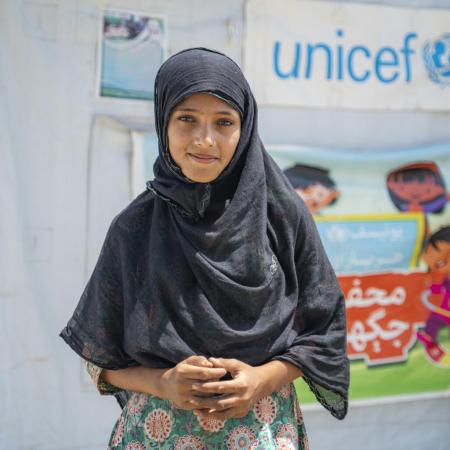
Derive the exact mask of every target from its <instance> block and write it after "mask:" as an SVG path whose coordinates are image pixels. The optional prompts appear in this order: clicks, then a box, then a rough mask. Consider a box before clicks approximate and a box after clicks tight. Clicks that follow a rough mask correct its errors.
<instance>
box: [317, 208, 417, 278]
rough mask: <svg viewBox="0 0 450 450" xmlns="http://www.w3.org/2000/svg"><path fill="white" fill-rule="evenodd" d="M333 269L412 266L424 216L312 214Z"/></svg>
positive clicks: (352, 270)
mask: <svg viewBox="0 0 450 450" xmlns="http://www.w3.org/2000/svg"><path fill="white" fill-rule="evenodd" d="M316 223H317V228H318V230H319V233H320V237H321V239H322V242H323V244H324V246H325V248H326V249H327V254H328V257H329V258H330V261H331V263H332V265H333V267H334V270H335V271H336V272H337V273H340V274H351V273H371V272H372V273H373V272H386V271H389V270H401V269H410V268H413V267H416V265H417V261H418V255H419V250H420V246H421V244H422V241H423V233H424V223H425V220H424V215H423V214H421V213H410V214H384V215H383V214H379V215H377V214H367V215H360V216H356V215H355V216H352V215H348V216H345V215H342V216H324V217H316Z"/></svg>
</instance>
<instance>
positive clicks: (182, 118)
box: [177, 116, 194, 122]
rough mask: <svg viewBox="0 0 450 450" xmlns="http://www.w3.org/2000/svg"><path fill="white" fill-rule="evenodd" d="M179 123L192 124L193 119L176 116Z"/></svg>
mask: <svg viewBox="0 0 450 450" xmlns="http://www.w3.org/2000/svg"><path fill="white" fill-rule="evenodd" d="M177 119H178V120H179V121H181V122H193V121H194V118H193V117H192V116H178V118H177Z"/></svg>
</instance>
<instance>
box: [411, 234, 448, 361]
mask: <svg viewBox="0 0 450 450" xmlns="http://www.w3.org/2000/svg"><path fill="white" fill-rule="evenodd" d="M423 259H424V261H425V262H426V263H427V265H428V268H429V270H430V272H435V273H439V274H442V275H444V279H443V281H442V283H440V284H432V285H431V286H430V287H429V292H430V293H431V294H433V295H440V296H441V302H440V305H439V306H437V305H434V304H432V303H430V302H428V301H427V302H426V306H427V307H428V308H430V309H431V314H430V315H429V316H428V319H427V321H426V324H425V329H424V330H421V331H418V332H417V338H418V339H419V341H420V342H421V343H422V344H423V345H424V347H425V354H426V355H427V357H428V358H429V359H430V360H431V361H432V362H433V363H435V364H441V365H445V366H446V367H449V366H450V356H449V355H448V352H447V351H446V350H445V349H444V348H443V347H442V346H441V345H439V342H438V333H439V331H440V330H441V329H442V328H447V329H450V226H447V227H443V228H441V229H440V230H438V231H436V232H435V233H433V234H432V235H431V237H430V238H429V239H428V242H427V246H426V248H425V252H424V254H423Z"/></svg>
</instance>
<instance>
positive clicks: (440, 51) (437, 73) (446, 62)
mask: <svg viewBox="0 0 450 450" xmlns="http://www.w3.org/2000/svg"><path fill="white" fill-rule="evenodd" d="M423 59H424V61H425V67H426V68H427V71H428V76H429V78H430V80H431V81H433V82H434V83H437V84H441V85H449V86H450V33H449V34H444V35H442V36H441V37H439V38H437V39H436V40H435V41H431V42H427V43H426V44H425V47H424V48H423Z"/></svg>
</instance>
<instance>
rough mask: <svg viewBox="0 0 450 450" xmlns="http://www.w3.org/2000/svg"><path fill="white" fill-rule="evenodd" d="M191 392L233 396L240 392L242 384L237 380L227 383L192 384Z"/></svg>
mask: <svg viewBox="0 0 450 450" xmlns="http://www.w3.org/2000/svg"><path fill="white" fill-rule="evenodd" d="M192 390H194V391H198V392H205V393H210V394H233V393H237V392H241V390H242V383H241V381H240V380H238V379H234V380H229V381H208V382H206V383H194V384H193V385H192Z"/></svg>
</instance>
